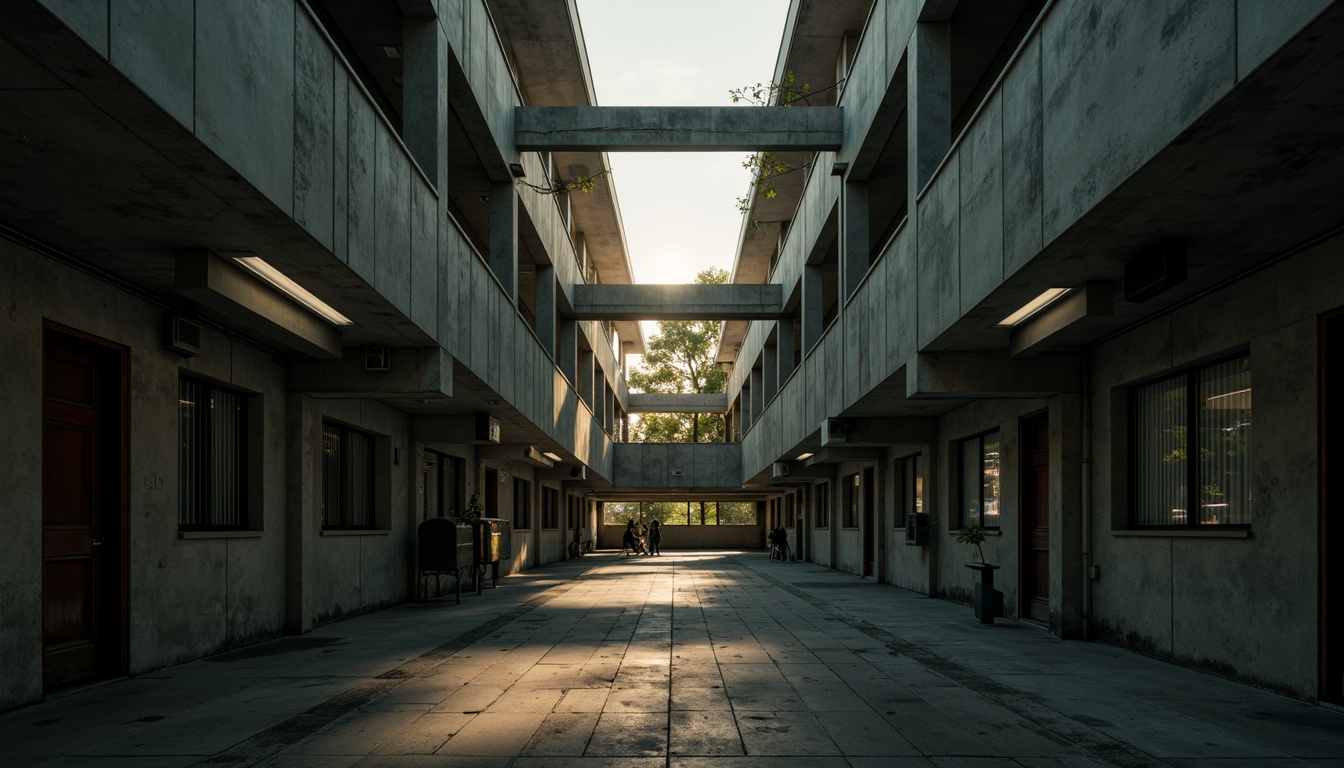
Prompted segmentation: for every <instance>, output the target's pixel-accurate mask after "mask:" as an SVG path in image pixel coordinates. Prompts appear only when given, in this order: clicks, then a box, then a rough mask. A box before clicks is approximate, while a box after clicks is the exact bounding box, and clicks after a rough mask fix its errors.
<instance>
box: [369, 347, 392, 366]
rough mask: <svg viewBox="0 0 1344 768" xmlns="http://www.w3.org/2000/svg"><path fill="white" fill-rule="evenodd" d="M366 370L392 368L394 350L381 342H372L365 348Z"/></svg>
mask: <svg viewBox="0 0 1344 768" xmlns="http://www.w3.org/2000/svg"><path fill="white" fill-rule="evenodd" d="M364 370H366V371H390V370H392V350H390V349H388V348H387V347H385V346H383V345H381V344H370V345H369V346H367V347H365V348H364Z"/></svg>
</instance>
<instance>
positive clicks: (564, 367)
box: [555, 320, 579, 389]
mask: <svg viewBox="0 0 1344 768" xmlns="http://www.w3.org/2000/svg"><path fill="white" fill-rule="evenodd" d="M578 359H579V324H578V322H577V321H574V320H561V321H560V328H559V333H558V338H557V339H556V344H555V364H556V366H558V367H559V368H560V373H562V374H564V376H565V378H567V379H569V383H570V384H573V385H574V388H575V389H578V388H579V379H578Z"/></svg>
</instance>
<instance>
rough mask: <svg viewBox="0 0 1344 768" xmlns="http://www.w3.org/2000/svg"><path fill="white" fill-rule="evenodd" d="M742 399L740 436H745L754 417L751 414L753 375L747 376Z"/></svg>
mask: <svg viewBox="0 0 1344 768" xmlns="http://www.w3.org/2000/svg"><path fill="white" fill-rule="evenodd" d="M741 398H742V405H741V406H740V409H741V412H742V416H741V420H740V421H741V423H740V425H739V428H738V434H739V435H744V434H746V432H747V430H748V429H751V419H752V415H753V414H752V412H751V374H747V383H746V384H745V385H744V386H743V387H742V392H741Z"/></svg>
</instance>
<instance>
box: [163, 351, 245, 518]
mask: <svg viewBox="0 0 1344 768" xmlns="http://www.w3.org/2000/svg"><path fill="white" fill-rule="evenodd" d="M177 403H178V421H177V423H178V465H177V470H178V474H177V522H178V527H179V528H180V529H182V530H195V531H201V530H238V529H242V528H246V527H247V396H246V395H243V394H242V393H239V392H234V391H232V390H229V389H225V388H223V387H218V386H215V385H213V384H209V383H206V382H203V381H197V380H195V379H189V378H185V377H184V378H182V379H180V380H179V381H178V396H177Z"/></svg>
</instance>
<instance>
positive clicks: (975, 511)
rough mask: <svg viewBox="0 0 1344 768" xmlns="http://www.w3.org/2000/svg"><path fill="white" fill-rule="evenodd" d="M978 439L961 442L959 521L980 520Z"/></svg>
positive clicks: (976, 521) (963, 522)
mask: <svg viewBox="0 0 1344 768" xmlns="http://www.w3.org/2000/svg"><path fill="white" fill-rule="evenodd" d="M980 460H981V459H980V439H979V438H972V439H970V440H964V441H962V443H961V522H962V524H963V525H964V524H966V523H978V522H980V490H981V472H980Z"/></svg>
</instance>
